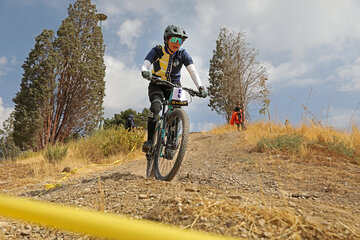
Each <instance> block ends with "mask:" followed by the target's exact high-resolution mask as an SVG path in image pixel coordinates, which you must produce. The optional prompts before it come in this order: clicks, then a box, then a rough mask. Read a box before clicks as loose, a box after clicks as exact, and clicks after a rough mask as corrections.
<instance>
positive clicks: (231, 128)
mask: <svg viewBox="0 0 360 240" xmlns="http://www.w3.org/2000/svg"><path fill="white" fill-rule="evenodd" d="M233 131H238V130H237V126H236V125H230V124H224V125H221V126H217V127H215V128H213V129H211V130H210V131H209V132H210V133H213V134H222V133H225V132H233Z"/></svg>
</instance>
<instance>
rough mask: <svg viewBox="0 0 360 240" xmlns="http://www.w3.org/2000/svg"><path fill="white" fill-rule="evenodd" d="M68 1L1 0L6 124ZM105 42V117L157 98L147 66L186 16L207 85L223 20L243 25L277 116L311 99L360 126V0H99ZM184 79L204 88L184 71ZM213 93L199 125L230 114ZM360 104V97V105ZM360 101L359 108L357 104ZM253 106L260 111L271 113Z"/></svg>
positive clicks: (0, 88) (201, 107) (0, 85)
mask: <svg viewBox="0 0 360 240" xmlns="http://www.w3.org/2000/svg"><path fill="white" fill-rule="evenodd" d="M73 2H74V1H69V0H61V1H60V0H0V123H1V122H3V121H4V120H5V119H6V118H7V117H8V115H9V114H10V112H11V111H12V110H13V107H14V104H13V102H12V98H13V97H14V96H15V94H16V92H18V91H19V89H20V82H21V78H22V73H23V69H22V68H21V65H22V64H23V63H24V61H25V59H26V57H27V56H28V54H29V52H30V50H31V49H32V48H33V47H34V44H35V37H36V36H37V35H39V34H40V33H41V31H42V30H43V29H52V30H55V31H56V30H57V29H58V27H59V26H60V24H61V21H62V20H63V19H65V18H66V16H67V7H68V5H69V3H73ZM92 2H93V3H94V4H96V6H97V9H98V12H101V13H105V14H106V15H107V16H108V19H107V20H106V21H104V22H103V23H102V27H103V33H104V41H105V44H106V53H105V64H106V67H107V69H106V77H105V80H106V97H105V103H104V107H105V117H106V118H109V117H112V116H113V114H114V113H119V112H120V111H122V110H125V109H127V108H133V109H135V110H137V111H141V110H142V109H143V108H144V107H149V102H148V98H147V82H146V80H144V79H142V78H141V75H140V70H139V69H140V66H141V64H142V62H143V59H144V57H145V56H146V54H147V53H148V51H149V50H150V49H151V48H152V47H153V46H154V45H156V44H162V42H163V40H162V36H163V31H164V29H165V27H166V26H167V25H169V24H177V25H181V26H182V27H183V28H184V29H186V30H187V32H188V34H189V39H188V40H187V41H186V42H185V43H184V45H183V48H185V49H186V50H187V51H188V52H189V53H190V55H191V56H192V57H193V59H194V62H195V66H196V68H197V70H198V72H199V75H200V78H201V80H202V82H203V83H204V85H205V86H208V85H209V82H208V70H209V61H210V58H211V57H212V52H213V50H214V48H215V41H216V39H217V36H218V33H219V30H220V28H221V27H226V28H228V29H229V30H232V31H237V32H239V31H242V32H245V34H246V40H247V42H249V43H250V44H251V47H254V48H256V49H257V50H258V51H259V56H258V60H259V61H261V62H263V64H264V65H266V66H267V68H268V73H269V86H270V87H271V91H272V94H271V109H270V110H271V117H272V120H275V121H278V122H284V121H285V119H289V120H290V122H292V123H293V124H297V123H299V122H301V121H302V119H303V118H304V117H305V114H304V111H303V108H302V106H301V104H302V105H304V106H307V108H308V109H309V110H310V111H311V112H312V113H313V114H314V115H315V116H316V117H317V118H318V119H320V120H322V121H323V122H324V123H327V124H328V125H330V126H334V127H337V128H342V129H348V127H349V123H350V120H353V121H354V122H355V123H356V124H357V125H358V126H359V125H360V109H357V110H356V107H357V105H358V104H359V102H360V97H359V96H360V94H359V91H360V54H359V53H360V1H358V0H342V1H338V0H302V1H297V0H286V1H285V0H223V1H221V4H220V1H215V0H197V1H196V0H195V1H192V0H185V1H172V0H155V1H142V0H132V1H123V0H97V1H92ZM182 76H183V78H182V82H183V85H184V86H189V87H195V85H194V84H193V82H192V81H191V79H190V76H189V74H188V73H187V71H186V70H185V69H184V71H183V73H182ZM207 104H208V100H206V99H205V100H203V99H198V98H197V99H193V102H192V103H191V104H190V106H189V107H187V108H186V110H187V112H188V114H189V118H190V122H191V129H192V130H193V131H201V130H208V129H210V128H211V127H212V126H214V125H219V124H223V123H224V122H225V120H224V118H223V117H222V116H218V115H217V114H216V113H215V112H212V111H210V109H209V107H208V106H207ZM359 108H360V106H359ZM355 110H356V111H355ZM257 111H258V107H257V106H251V107H250V108H249V112H250V116H251V118H252V119H253V120H257V119H261V118H263V117H262V116H260V115H259V114H258V112H257Z"/></svg>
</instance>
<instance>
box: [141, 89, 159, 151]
mask: <svg viewBox="0 0 360 240" xmlns="http://www.w3.org/2000/svg"><path fill="white" fill-rule="evenodd" d="M149 99H150V102H151V105H150V112H149V116H148V137H147V141H146V142H145V143H144V144H143V151H144V152H147V151H149V149H150V147H151V145H152V139H153V135H154V130H155V126H156V122H157V120H158V118H159V112H160V111H161V109H162V99H163V93H162V90H161V89H160V88H159V87H158V86H157V85H155V84H150V85H149Z"/></svg>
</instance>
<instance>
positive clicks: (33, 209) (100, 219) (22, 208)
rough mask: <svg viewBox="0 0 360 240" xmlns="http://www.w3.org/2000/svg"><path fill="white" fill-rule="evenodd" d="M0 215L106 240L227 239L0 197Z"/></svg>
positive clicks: (0, 195) (97, 212)
mask: <svg viewBox="0 0 360 240" xmlns="http://www.w3.org/2000/svg"><path fill="white" fill-rule="evenodd" d="M0 215H3V216H5V217H9V218H15V219H19V220H25V221H28V222H32V223H35V224H39V225H43V226H47V227H53V228H56V229H60V230H67V231H72V232H76V233H80V234H90V235H92V236H96V237H103V238H107V239H123V240H144V239H146V240H169V239H171V240H191V239H194V240H195V239H196V240H226V239H227V240H230V239H232V238H227V237H223V236H218V235H214V234H207V233H203V232H197V231H192V230H187V229H186V230H181V229H179V228H175V227H174V226H169V225H165V224H159V223H154V222H150V221H147V220H134V219H130V218H128V217H124V216H119V215H115V214H106V213H102V212H99V211H92V210H85V209H80V208H74V207H69V206H62V205H59V204H54V203H49V202H41V201H35V200H27V199H20V198H16V197H10V196H5V195H2V194H0Z"/></svg>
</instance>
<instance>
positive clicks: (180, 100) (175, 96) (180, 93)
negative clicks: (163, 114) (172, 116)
mask: <svg viewBox="0 0 360 240" xmlns="http://www.w3.org/2000/svg"><path fill="white" fill-rule="evenodd" d="M170 104H171V105H180V106H187V105H188V101H187V99H186V96H185V91H184V89H182V88H173V92H172V96H171V102H170Z"/></svg>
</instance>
